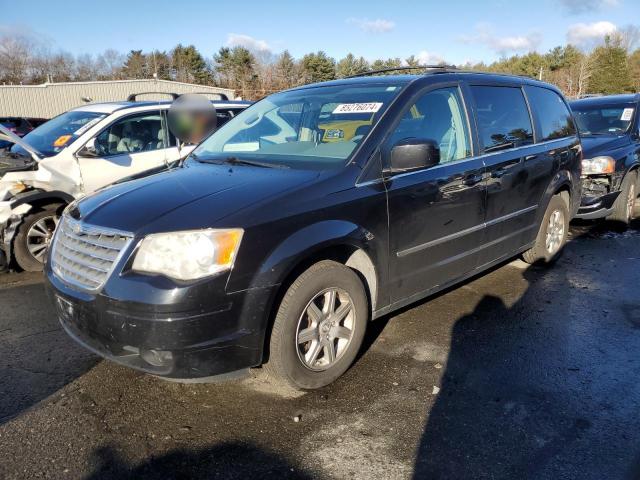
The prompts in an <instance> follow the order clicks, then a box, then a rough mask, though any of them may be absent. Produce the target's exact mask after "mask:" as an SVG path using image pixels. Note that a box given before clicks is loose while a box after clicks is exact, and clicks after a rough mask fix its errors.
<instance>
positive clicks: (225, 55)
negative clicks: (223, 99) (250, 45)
mask: <svg viewBox="0 0 640 480" xmlns="http://www.w3.org/2000/svg"><path fill="white" fill-rule="evenodd" d="M214 61H215V64H216V65H215V71H216V74H217V76H218V82H219V83H220V84H221V85H222V86H225V87H227V88H233V89H234V90H236V93H238V94H239V95H240V96H241V97H242V98H253V93H254V87H255V83H256V76H257V73H256V59H255V57H254V56H253V54H252V53H251V52H250V51H249V50H248V49H246V48H245V47H233V48H227V47H222V48H221V49H220V50H219V51H218V53H217V54H216V55H214Z"/></svg>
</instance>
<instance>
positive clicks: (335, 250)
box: [45, 68, 582, 389]
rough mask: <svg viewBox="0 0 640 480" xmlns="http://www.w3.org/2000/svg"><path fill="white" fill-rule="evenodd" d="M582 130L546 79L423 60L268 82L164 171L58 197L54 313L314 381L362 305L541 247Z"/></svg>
mask: <svg viewBox="0 0 640 480" xmlns="http://www.w3.org/2000/svg"><path fill="white" fill-rule="evenodd" d="M581 155H582V154H581V147H580V142H579V138H578V136H577V133H576V129H575V127H574V122H573V118H572V115H571V113H570V111H569V109H568V107H567V104H566V102H565V100H564V99H563V97H562V95H561V94H560V92H559V91H558V90H557V89H556V88H555V87H553V86H551V85H548V84H545V83H541V82H537V81H534V80H530V79H525V78H519V77H512V76H502V75H490V74H482V73H471V72H461V71H455V70H450V69H445V68H442V69H431V70H427V71H426V73H425V74H421V75H390V76H362V77H358V78H350V79H343V80H337V81H332V82H326V83H320V84H315V85H308V86H304V87H300V88H296V89H293V90H288V91H285V92H281V93H277V94H274V95H271V96H269V97H266V98H265V99H263V100H261V101H259V102H257V103H256V104H254V105H253V106H251V107H249V108H248V109H246V110H245V111H244V112H242V113H240V114H239V115H238V116H236V117H235V118H234V119H232V120H231V121H230V122H229V123H227V124H226V125H224V126H223V127H222V128H220V129H219V130H218V131H217V132H216V133H215V134H213V135H211V136H210V137H209V138H207V139H206V140H205V141H204V142H202V143H201V144H200V145H199V146H198V147H197V148H196V149H195V150H194V151H193V153H192V154H191V155H190V156H189V157H188V159H187V160H186V161H185V162H184V164H183V165H182V166H180V167H179V168H176V169H174V170H172V171H170V172H165V173H160V174H157V175H153V176H150V177H147V178H144V179H140V180H134V181H131V182H126V183H123V184H120V185H115V186H113V187H110V188H108V189H105V190H102V191H100V192H97V193H95V194H93V195H91V196H89V197H87V198H85V199H83V200H81V201H79V202H78V203H76V204H72V205H70V206H69V207H68V208H67V210H66V212H65V214H64V215H63V217H62V219H61V221H60V224H59V227H58V229H57V230H56V234H55V237H54V240H53V243H52V248H51V250H50V253H49V259H48V262H47V265H46V269H45V270H46V277H47V279H48V282H47V284H48V291H49V292H50V294H51V297H52V298H53V301H54V303H55V306H56V309H57V314H58V316H59V318H60V321H61V322H62V325H63V326H64V328H65V329H66V331H67V332H68V333H69V334H70V335H71V336H72V337H73V338H75V339H76V340H77V341H78V342H80V343H81V344H83V345H85V346H86V347H87V348H89V349H91V350H93V351H94V352H96V353H98V354H99V355H102V356H104V357H106V358H108V359H111V360H114V361H116V362H118V363H121V364H124V365H127V366H129V367H132V368H136V369H139V370H142V371H144V372H148V373H151V374H153V375H157V376H161V377H166V378H172V379H191V380H193V379H200V380H205V379H207V378H208V377H212V376H217V375H219V374H222V373H228V372H233V371H237V370H242V369H246V368H249V367H256V366H259V365H261V364H265V367H266V368H267V370H268V371H269V372H270V373H271V374H274V375H275V376H276V377H278V378H280V379H283V380H284V381H286V382H288V383H289V384H290V385H292V386H294V387H296V388H302V389H312V388H318V387H321V386H324V385H327V384H328V383H330V382H332V381H333V380H335V379H336V378H337V377H339V376H340V375H341V374H342V373H344V372H345V371H346V370H347V369H348V368H349V366H350V365H351V364H352V362H353V361H354V359H355V358H356V355H357V353H358V350H359V348H360V346H361V344H362V340H363V337H364V334H365V330H366V328H367V324H368V322H369V321H370V320H372V319H375V318H376V317H380V316H381V315H385V314H387V313H389V312H392V311H394V310H397V309H398V308H400V307H403V306H405V305H408V304H410V303H412V302H415V301H417V300H420V299H422V298H424V297H426V296H429V295H431V294H433V293H435V292H438V291H440V290H442V289H444V288H446V287H448V286H450V285H452V284H455V283H457V282H460V281H461V280H464V279H466V278H469V277H471V276H473V275H475V274H477V273H478V272H480V271H482V270H485V269H487V268H489V267H491V266H492V265H496V264H497V263H499V262H502V261H504V260H506V259H509V258H511V257H514V256H515V255H518V254H523V257H524V259H525V260H526V261H527V262H530V263H534V262H539V263H550V262H552V261H553V260H555V259H556V258H557V256H558V255H559V253H560V251H561V249H562V247H563V245H564V243H565V241H566V237H567V228H568V225H569V221H570V220H571V218H572V217H573V215H574V214H575V212H576V210H577V208H578V206H579V203H580V164H581Z"/></svg>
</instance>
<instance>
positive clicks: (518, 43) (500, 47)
mask: <svg viewBox="0 0 640 480" xmlns="http://www.w3.org/2000/svg"><path fill="white" fill-rule="evenodd" d="M460 40H461V41H462V42H464V43H480V44H483V45H486V46H487V47H489V48H490V49H491V50H493V51H494V52H496V53H498V54H500V55H506V54H509V53H525V52H531V51H533V50H535V49H536V48H538V45H540V42H541V41H542V35H541V34H540V33H539V32H529V33H527V34H526V35H514V36H506V37H500V36H497V35H495V34H494V32H493V29H492V28H491V26H490V25H488V24H479V25H477V26H476V33H475V34H474V35H466V36H462V37H460Z"/></svg>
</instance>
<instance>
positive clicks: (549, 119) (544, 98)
mask: <svg viewBox="0 0 640 480" xmlns="http://www.w3.org/2000/svg"><path fill="white" fill-rule="evenodd" d="M525 90H526V92H527V96H528V97H529V103H530V104H531V109H532V110H533V112H534V114H535V116H536V117H537V119H538V122H540V134H539V137H540V138H539V139H538V140H539V141H541V142H544V141H545V140H553V139H556V138H563V137H570V136H573V135H575V133H576V127H575V125H574V123H573V118H572V117H571V113H570V112H569V109H568V108H567V105H566V104H565V103H564V101H563V100H562V98H561V97H560V95H558V94H557V93H556V92H554V91H553V90H549V89H548V88H541V87H531V86H528V87H525Z"/></svg>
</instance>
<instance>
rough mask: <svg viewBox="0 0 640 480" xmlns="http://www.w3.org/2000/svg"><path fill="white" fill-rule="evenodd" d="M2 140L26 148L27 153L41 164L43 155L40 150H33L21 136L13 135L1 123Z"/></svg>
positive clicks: (0, 133)
mask: <svg viewBox="0 0 640 480" xmlns="http://www.w3.org/2000/svg"><path fill="white" fill-rule="evenodd" d="M0 140H7V141H8V142H11V143H17V144H18V145H20V146H21V147H22V148H24V149H25V150H26V151H27V152H29V154H30V155H31V156H32V157H33V159H34V160H35V161H36V162H39V161H40V159H41V158H42V154H41V153H40V152H39V151H38V150H36V149H35V148H33V147H32V146H31V145H29V144H28V143H27V142H26V141H25V140H24V139H23V138H20V137H19V136H17V135H16V134H15V133H13V132H12V131H11V130H9V129H8V128H7V127H5V126H4V125H2V124H1V123H0Z"/></svg>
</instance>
